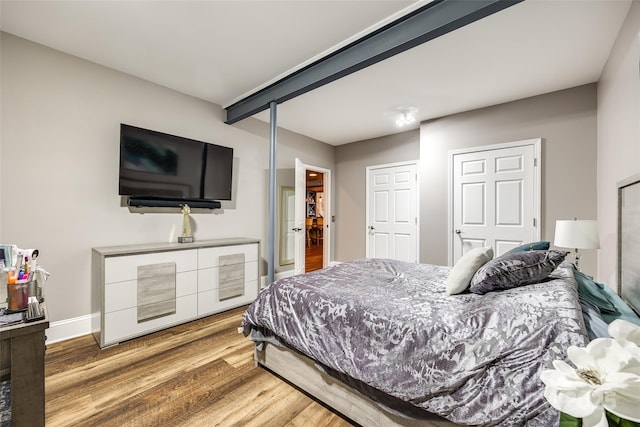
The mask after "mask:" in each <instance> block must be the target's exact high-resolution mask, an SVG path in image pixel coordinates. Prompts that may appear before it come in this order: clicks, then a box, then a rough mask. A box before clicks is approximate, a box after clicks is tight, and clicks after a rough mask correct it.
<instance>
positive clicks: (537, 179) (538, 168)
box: [447, 138, 542, 265]
mask: <svg viewBox="0 0 640 427" xmlns="http://www.w3.org/2000/svg"><path fill="white" fill-rule="evenodd" d="M527 145H533V151H534V157H535V159H536V163H535V165H534V172H533V174H534V178H533V179H534V181H533V192H534V194H535V197H536V200H535V201H534V203H535V204H536V206H534V207H533V210H534V215H535V217H534V218H535V219H536V224H535V229H536V230H535V232H536V239H537V240H540V236H541V234H540V233H541V230H542V138H532V139H523V140H522V141H513V142H505V143H501V144H491V145H482V146H479V147H469V148H459V149H456V150H449V151H448V152H447V156H448V166H449V170H448V177H447V179H448V181H449V183H448V185H447V209H448V215H447V232H448V235H449V237H448V238H447V249H448V263H449V265H453V157H454V156H455V155H458V154H466V153H477V152H479V151H492V150H501V149H504V148H513V147H523V146H527Z"/></svg>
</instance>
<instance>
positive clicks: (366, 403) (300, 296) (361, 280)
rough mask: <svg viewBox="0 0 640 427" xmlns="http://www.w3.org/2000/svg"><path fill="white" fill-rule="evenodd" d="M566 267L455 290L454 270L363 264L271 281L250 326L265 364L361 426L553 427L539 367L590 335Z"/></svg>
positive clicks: (246, 323) (246, 322)
mask: <svg viewBox="0 0 640 427" xmlns="http://www.w3.org/2000/svg"><path fill="white" fill-rule="evenodd" d="M538 252H543V251H538ZM544 252H551V251H544ZM532 253H533V252H532ZM558 264H559V265H555V264H554V265H553V269H552V271H551V273H549V274H548V275H547V276H546V277H545V278H544V279H543V280H539V281H537V282H534V283H528V284H527V285H526V286H518V287H515V288H506V289H500V290H497V291H492V292H486V293H484V292H483V294H477V293H472V292H468V291H465V292H462V293H459V294H455V295H449V294H448V292H447V283H446V282H447V278H448V277H449V275H450V273H451V270H452V269H451V267H445V266H435V265H426V264H414V263H407V262H402V261H395V260H388V259H361V260H355V261H352V262H348V263H342V264H338V265H336V266H333V267H329V268H326V269H323V270H319V271H317V272H312V273H308V274H304V275H300V276H293V277H289V278H285V279H281V280H278V281H276V282H274V283H273V284H271V285H270V286H268V287H267V288H265V289H264V290H262V291H261V293H260V295H259V296H258V298H257V299H256V301H255V302H254V303H253V304H252V305H251V306H250V307H249V308H248V310H247V311H246V313H245V314H244V316H243V321H242V326H243V330H244V333H245V334H246V335H250V337H251V339H252V340H254V341H255V343H256V348H255V358H256V362H257V364H258V365H259V366H262V367H265V368H267V369H269V370H271V371H273V372H275V373H276V374H278V375H280V376H281V377H283V378H284V379H286V380H288V381H290V382H291V383H293V384H295V385H296V386H298V387H300V388H301V389H303V390H305V391H306V392H308V393H309V394H311V395H313V396H314V397H316V398H317V399H319V400H320V401H322V402H324V403H326V404H327V405H329V406H330V407H331V408H333V409H335V410H336V411H338V412H340V413H342V414H344V415H345V416H347V417H348V418H350V419H352V420H353V421H355V422H356V423H358V424H361V425H365V426H389V425H401V426H414V425H415V426H450V425H501V426H514V425H527V426H548V425H553V424H555V423H556V422H557V417H558V413H557V412H556V411H555V410H554V409H553V408H551V407H550V405H548V403H547V402H546V400H545V399H544V396H543V391H544V386H543V384H542V383H541V381H540V380H539V374H540V372H541V371H542V370H543V369H545V368H546V367H548V366H549V365H550V362H551V361H553V360H555V359H565V360H566V349H567V348H568V347H569V346H570V345H578V346H584V345H585V344H586V343H587V342H588V337H587V332H586V329H585V323H584V318H583V316H582V312H581V304H580V301H579V297H578V293H577V283H576V280H575V277H574V274H573V273H574V269H573V265H572V264H569V263H567V262H563V263H561V264H560V263H558Z"/></svg>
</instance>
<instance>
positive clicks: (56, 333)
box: [45, 314, 91, 344]
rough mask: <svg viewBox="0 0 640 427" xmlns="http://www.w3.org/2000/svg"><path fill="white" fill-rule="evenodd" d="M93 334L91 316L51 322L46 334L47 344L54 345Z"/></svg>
mask: <svg viewBox="0 0 640 427" xmlns="http://www.w3.org/2000/svg"><path fill="white" fill-rule="evenodd" d="M90 333H91V315H90V314H87V315H86V316H80V317H74V318H73V319H65V320H59V321H57V322H51V323H50V324H49V329H47V331H46V332H45V335H46V336H47V344H53V343H56V342H60V341H65V340H69V339H71V338H76V337H80V336H82V335H88V334H90Z"/></svg>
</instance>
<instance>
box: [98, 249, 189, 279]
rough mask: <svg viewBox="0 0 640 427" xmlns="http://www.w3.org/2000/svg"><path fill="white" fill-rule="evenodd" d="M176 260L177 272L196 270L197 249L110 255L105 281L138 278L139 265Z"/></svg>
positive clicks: (105, 261)
mask: <svg viewBox="0 0 640 427" xmlns="http://www.w3.org/2000/svg"><path fill="white" fill-rule="evenodd" d="M167 262H174V263H175V264H176V272H178V273H180V272H183V271H191V270H196V269H197V268H198V264H197V249H190V250H184V251H173V252H158V253H153V254H140V255H128V256H115V257H108V258H106V259H105V260H104V282H105V283H115V282H124V281H127V280H136V279H137V278H138V267H139V266H144V265H154V264H162V263H167Z"/></svg>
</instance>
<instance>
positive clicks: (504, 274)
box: [469, 251, 569, 294]
mask: <svg viewBox="0 0 640 427" xmlns="http://www.w3.org/2000/svg"><path fill="white" fill-rule="evenodd" d="M568 253H569V252H566V251H526V252H514V253H510V254H504V255H502V256H499V257H498V258H496V259H494V260H493V261H489V262H488V263H486V264H485V265H483V266H482V267H480V269H479V270H478V271H477V272H476V274H475V275H474V276H473V279H471V285H470V286H469V291H471V292H473V293H476V294H486V293H487V292H492V291H502V290H505V289H511V288H517V287H519V286H524V285H530V284H532V283H538V282H540V281H542V280H543V279H545V278H546V277H547V276H548V275H549V274H550V273H551V272H552V271H553V270H555V269H556V267H557V266H558V265H559V264H560V263H561V262H562V261H564V258H565V257H566V256H567V254H568Z"/></svg>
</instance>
